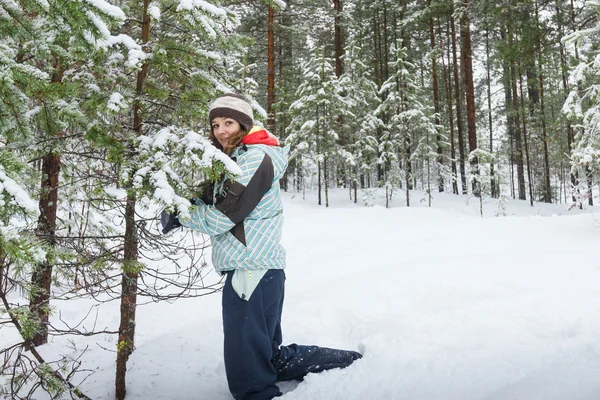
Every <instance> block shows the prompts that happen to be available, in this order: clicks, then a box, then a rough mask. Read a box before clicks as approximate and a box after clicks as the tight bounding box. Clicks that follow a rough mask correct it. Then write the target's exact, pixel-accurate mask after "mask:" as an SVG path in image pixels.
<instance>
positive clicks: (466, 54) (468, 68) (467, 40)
mask: <svg viewBox="0 0 600 400" xmlns="http://www.w3.org/2000/svg"><path fill="white" fill-rule="evenodd" d="M469 3H470V0H463V2H462V4H463V8H464V10H463V14H462V18H461V20H460V37H461V42H462V43H461V52H460V54H461V62H462V67H463V71H464V79H465V92H466V98H467V132H468V135H469V152H470V153H473V152H474V151H475V150H477V131H476V125H475V86H474V85H473V60H472V49H471V28H470V26H469V25H470V21H469V13H468V9H469ZM471 157H472V158H471V169H472V173H473V174H474V175H476V176H478V175H479V163H478V160H477V157H476V156H474V155H473V156H471ZM480 187H481V186H480V184H478V183H477V182H475V181H473V194H474V195H475V196H480V195H481V193H480Z"/></svg>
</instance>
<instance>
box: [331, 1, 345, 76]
mask: <svg viewBox="0 0 600 400" xmlns="http://www.w3.org/2000/svg"><path fill="white" fill-rule="evenodd" d="M342 7H343V5H342V0H333V8H334V9H335V17H334V19H333V21H334V42H335V76H337V77H338V78H339V77H340V76H342V74H343V73H344V71H343V69H342V55H343V54H344V45H343V42H342Z"/></svg>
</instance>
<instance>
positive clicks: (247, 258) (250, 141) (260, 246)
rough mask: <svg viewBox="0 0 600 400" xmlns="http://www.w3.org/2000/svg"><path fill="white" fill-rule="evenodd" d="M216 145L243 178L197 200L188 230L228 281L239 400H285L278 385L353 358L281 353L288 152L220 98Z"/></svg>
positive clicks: (293, 349) (245, 111)
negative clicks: (203, 242) (283, 187)
mask: <svg viewBox="0 0 600 400" xmlns="http://www.w3.org/2000/svg"><path fill="white" fill-rule="evenodd" d="M209 120H210V122H211V131H210V139H211V141H212V142H213V144H214V145H215V146H216V147H218V148H219V149H221V150H222V151H224V152H225V153H226V154H228V155H229V156H230V157H231V158H232V159H233V160H234V161H236V162H237V164H238V165H239V167H240V168H241V170H242V175H241V176H239V177H236V180H235V182H232V181H229V180H225V181H224V182H219V183H218V184H217V185H215V188H214V189H213V193H212V198H210V196H208V198H206V197H205V196H203V197H205V198H204V199H202V198H201V199H197V201H196V204H197V206H196V207H195V208H194V209H193V210H192V211H191V218H190V219H187V220H186V219H182V220H181V221H180V222H181V224H182V225H183V226H186V227H189V228H192V229H197V230H199V231H200V232H202V233H205V234H207V235H210V238H211V242H212V260H213V265H214V267H215V269H216V271H217V272H219V273H222V274H226V275H227V278H226V280H225V286H224V287H223V301H222V303H223V331H224V337H225V346H224V358H225V372H226V375H227V382H228V384H229V390H230V391H231V394H232V395H233V397H234V398H235V399H236V400H264V399H272V398H274V397H278V396H281V395H282V393H281V392H280V391H279V388H278V387H277V385H276V382H277V381H283V380H292V379H297V380H301V379H302V378H303V377H304V376H305V375H306V374H307V373H309V372H320V371H324V370H327V369H331V368H343V367H346V366H348V365H350V364H351V363H352V362H353V361H354V360H357V359H359V358H361V355H360V354H359V353H357V352H354V351H345V350H337V349H327V348H322V347H317V346H300V345H296V344H292V345H289V346H281V342H282V334H281V312H282V307H283V298H284V283H285V273H284V271H283V270H284V268H285V250H284V249H283V247H282V246H281V244H280V240H281V230H282V224H283V204H282V201H281V194H280V190H279V180H280V179H281V177H282V176H283V173H284V172H285V169H286V167H287V153H288V148H281V147H279V143H278V141H277V139H276V138H275V137H273V136H272V135H270V134H269V133H268V132H267V131H266V130H264V129H261V128H259V127H254V126H253V122H254V121H253V113H252V107H251V106H250V104H248V102H247V101H246V100H245V99H244V98H243V97H242V96H240V95H235V94H226V95H222V96H220V97H218V98H217V99H216V100H215V101H214V102H213V103H212V104H211V105H210V112H209Z"/></svg>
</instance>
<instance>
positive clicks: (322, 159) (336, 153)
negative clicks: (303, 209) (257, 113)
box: [286, 48, 352, 206]
mask: <svg viewBox="0 0 600 400" xmlns="http://www.w3.org/2000/svg"><path fill="white" fill-rule="evenodd" d="M303 75H304V77H305V81H304V82H303V83H302V84H301V85H300V86H299V87H298V90H297V91H296V98H297V99H296V101H294V102H293V103H292V104H291V105H290V112H291V113H292V115H293V119H292V121H291V122H290V125H289V126H288V128H287V131H288V137H287V139H286V143H288V144H290V145H291V146H292V147H293V148H294V150H293V151H292V153H291V158H299V161H298V163H299V165H300V168H302V167H303V165H304V161H305V160H306V161H310V162H313V163H314V164H316V168H317V177H318V191H319V196H318V204H319V205H321V203H322V199H321V192H322V189H323V187H324V189H325V205H326V206H329V201H328V188H329V172H330V171H331V170H332V168H331V167H332V165H335V161H336V159H338V160H339V158H340V157H341V156H343V153H344V152H343V149H342V148H341V147H340V146H339V124H338V116H340V115H341V116H350V117H351V116H352V115H351V113H350V111H349V108H350V106H351V101H350V100H349V99H347V98H344V96H342V93H341V88H340V86H339V81H338V79H337V78H336V76H335V73H334V68H333V62H332V60H331V59H330V58H328V57H325V55H324V49H323V48H321V49H317V50H316V51H315V54H314V56H313V57H311V58H310V59H309V60H308V61H307V63H306V64H305V65H304V67H303ZM328 167H329V169H328Z"/></svg>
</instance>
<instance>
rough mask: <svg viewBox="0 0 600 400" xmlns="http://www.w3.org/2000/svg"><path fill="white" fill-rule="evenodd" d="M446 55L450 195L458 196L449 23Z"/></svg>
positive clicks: (445, 74) (444, 67)
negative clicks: (450, 174) (450, 170)
mask: <svg viewBox="0 0 600 400" xmlns="http://www.w3.org/2000/svg"><path fill="white" fill-rule="evenodd" d="M446 46H447V54H448V67H447V68H446V65H445V63H444V53H443V52H442V68H443V69H444V81H445V86H446V102H447V106H448V123H449V125H450V158H451V161H450V163H451V166H452V193H454V194H458V182H457V178H458V174H457V170H456V150H455V148H454V113H453V112H452V83H451V82H450V23H449V22H448V25H447V44H446Z"/></svg>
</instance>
